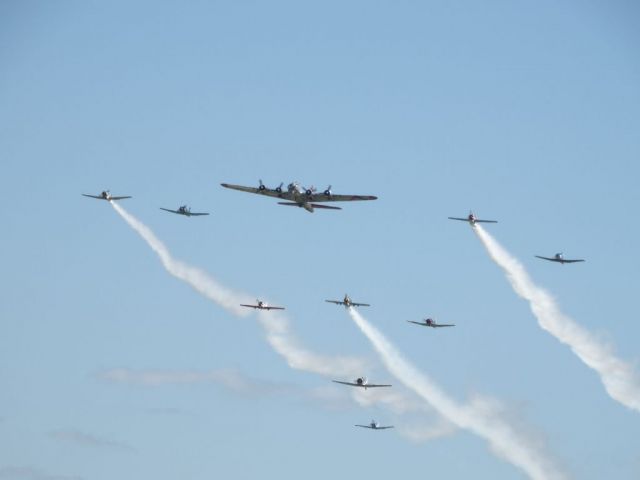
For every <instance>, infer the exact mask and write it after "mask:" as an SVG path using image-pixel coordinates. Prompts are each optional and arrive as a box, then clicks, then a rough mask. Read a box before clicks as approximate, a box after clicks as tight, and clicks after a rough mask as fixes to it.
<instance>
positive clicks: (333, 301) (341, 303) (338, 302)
mask: <svg viewBox="0 0 640 480" xmlns="http://www.w3.org/2000/svg"><path fill="white" fill-rule="evenodd" d="M325 302H329V303H335V304H336V305H344V302H341V301H340V300H325Z"/></svg>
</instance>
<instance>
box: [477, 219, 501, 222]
mask: <svg viewBox="0 0 640 480" xmlns="http://www.w3.org/2000/svg"><path fill="white" fill-rule="evenodd" d="M475 222H476V223H498V221H497V220H477V219H476V221H475Z"/></svg>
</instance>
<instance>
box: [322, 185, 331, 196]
mask: <svg viewBox="0 0 640 480" xmlns="http://www.w3.org/2000/svg"><path fill="white" fill-rule="evenodd" d="M324 194H325V195H326V196H327V197H330V196H331V185H329V186H328V187H327V188H326V189H325V191H324Z"/></svg>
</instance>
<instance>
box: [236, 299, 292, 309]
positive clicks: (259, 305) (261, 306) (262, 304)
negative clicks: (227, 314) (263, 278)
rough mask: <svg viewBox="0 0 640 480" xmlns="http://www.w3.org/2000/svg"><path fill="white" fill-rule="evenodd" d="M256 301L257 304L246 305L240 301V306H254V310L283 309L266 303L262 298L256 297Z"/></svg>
mask: <svg viewBox="0 0 640 480" xmlns="http://www.w3.org/2000/svg"><path fill="white" fill-rule="evenodd" d="M256 303H257V305H246V304H244V303H241V304H240V306H241V307H247V308H255V309H256V310H284V307H272V306H271V305H268V304H267V302H263V301H262V300H257V299H256Z"/></svg>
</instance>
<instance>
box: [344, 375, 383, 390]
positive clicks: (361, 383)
mask: <svg viewBox="0 0 640 480" xmlns="http://www.w3.org/2000/svg"><path fill="white" fill-rule="evenodd" d="M331 381H332V382H335V383H341V384H342V385H349V386H351V387H361V388H364V389H365V390H366V389H367V388H375V387H390V386H391V385H378V384H376V383H369V381H368V380H367V377H358V378H356V379H355V380H354V381H353V382H341V381H340V380H331Z"/></svg>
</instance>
